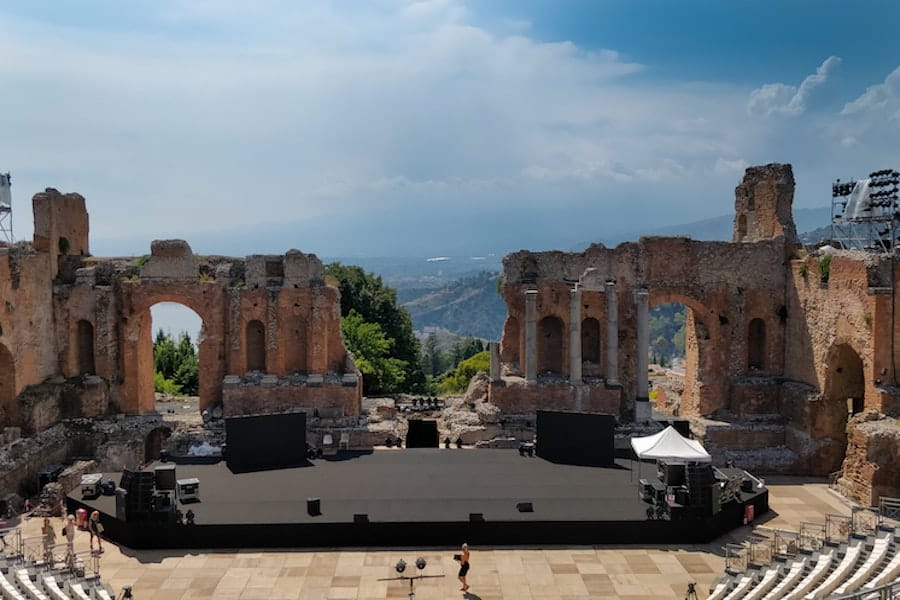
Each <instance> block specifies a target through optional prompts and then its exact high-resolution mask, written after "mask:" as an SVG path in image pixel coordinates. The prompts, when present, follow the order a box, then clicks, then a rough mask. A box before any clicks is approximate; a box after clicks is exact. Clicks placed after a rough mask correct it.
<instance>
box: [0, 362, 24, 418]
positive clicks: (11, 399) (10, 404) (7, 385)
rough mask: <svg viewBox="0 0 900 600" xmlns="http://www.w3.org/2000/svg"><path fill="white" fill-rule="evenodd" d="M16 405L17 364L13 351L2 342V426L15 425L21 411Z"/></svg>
mask: <svg viewBox="0 0 900 600" xmlns="http://www.w3.org/2000/svg"><path fill="white" fill-rule="evenodd" d="M17 408H18V407H17V406H16V364H15V361H14V360H13V355H12V353H11V352H10V351H9V350H8V349H7V348H6V346H4V345H2V344H0V427H8V426H12V425H15V424H16V423H17V421H18V416H19V411H18V410H17Z"/></svg>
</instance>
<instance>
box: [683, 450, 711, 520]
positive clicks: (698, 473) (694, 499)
mask: <svg viewBox="0 0 900 600" xmlns="http://www.w3.org/2000/svg"><path fill="white" fill-rule="evenodd" d="M685 475H686V477H685V478H686V480H687V481H686V483H687V487H688V493H689V494H690V501H691V506H692V507H694V508H696V509H698V510H699V511H700V512H701V513H702V514H705V515H711V514H712V513H713V489H712V488H713V483H714V482H715V475H714V474H713V469H712V465H710V464H708V463H692V464H689V465H688V466H687V469H686V471H685Z"/></svg>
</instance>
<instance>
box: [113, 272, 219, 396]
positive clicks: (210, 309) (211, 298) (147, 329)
mask: <svg viewBox="0 0 900 600" xmlns="http://www.w3.org/2000/svg"><path fill="white" fill-rule="evenodd" d="M130 285H131V288H130V289H128V290H127V291H126V302H125V310H123V318H122V328H123V335H122V336H121V338H120V339H121V340H122V344H123V348H122V372H123V373H124V378H123V379H124V380H123V382H122V388H121V389H122V394H121V396H122V401H121V405H120V410H121V411H122V412H124V413H129V414H134V413H146V412H152V411H153V410H154V409H155V401H154V393H153V324H152V317H151V314H150V308H151V307H152V306H153V305H155V304H159V303H162V302H171V303H175V304H181V305H183V306H186V307H187V308H189V309H191V310H192V311H194V312H195V313H196V314H197V316H199V317H200V321H201V323H202V325H201V330H200V339H199V340H198V344H197V351H198V362H199V365H200V373H199V388H200V389H199V396H200V401H199V408H200V410H201V411H202V410H204V409H206V408H209V407H210V406H211V405H213V404H214V403H216V402H220V401H221V400H222V380H223V379H224V377H225V366H226V361H225V342H224V331H223V330H224V326H225V318H224V315H225V299H224V296H223V290H222V288H220V287H219V286H216V285H212V284H208V283H201V282H186V281H171V282H170V281H149V282H141V283H137V284H130Z"/></svg>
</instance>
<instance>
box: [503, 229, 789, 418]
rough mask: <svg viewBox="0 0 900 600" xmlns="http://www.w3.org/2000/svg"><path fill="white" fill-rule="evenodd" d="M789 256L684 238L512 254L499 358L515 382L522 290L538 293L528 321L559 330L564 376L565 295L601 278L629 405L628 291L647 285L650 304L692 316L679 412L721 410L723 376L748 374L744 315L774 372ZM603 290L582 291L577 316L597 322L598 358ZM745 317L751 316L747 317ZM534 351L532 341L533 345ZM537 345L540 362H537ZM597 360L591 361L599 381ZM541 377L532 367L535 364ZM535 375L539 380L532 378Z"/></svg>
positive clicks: (632, 322) (773, 245) (521, 339)
mask: <svg viewBox="0 0 900 600" xmlns="http://www.w3.org/2000/svg"><path fill="white" fill-rule="evenodd" d="M788 251H789V248H788V247H787V245H786V243H785V241H784V239H783V238H776V239H773V240H767V241H760V242H755V243H752V244H732V243H726V242H697V241H692V240H689V239H687V238H652V237H651V238H642V239H641V240H640V241H639V242H637V243H626V244H621V245H619V246H618V247H616V248H614V249H607V248H605V247H603V246H600V245H594V246H591V247H590V248H588V249H587V250H586V251H584V252H581V253H562V252H541V253H531V252H527V251H522V252H517V253H514V254H511V255H509V256H507V257H506V258H505V259H504V284H503V289H502V293H503V297H504V299H505V300H506V303H507V307H508V311H509V317H508V319H507V323H506V326H505V327H504V334H503V339H502V341H501V359H502V360H503V362H504V372H505V373H506V375H507V376H510V377H514V376H521V375H522V374H523V371H524V368H523V365H524V356H525V353H526V351H525V344H526V335H525V326H526V314H525V313H526V307H525V292H526V291H527V290H529V289H535V290H537V303H536V304H537V310H536V318H537V323H538V327H537V329H538V337H539V338H540V337H541V332H540V322H541V320H542V319H545V318H547V317H550V318H553V319H558V320H559V321H560V322H561V323H562V326H563V335H562V343H561V344H560V347H559V353H560V364H562V372H561V373H559V375H560V376H562V377H568V375H569V374H570V373H571V365H570V364H569V351H568V348H569V331H570V327H571V316H570V305H569V302H570V293H571V292H570V290H571V289H572V287H573V285H574V284H575V283H576V282H578V281H579V280H580V279H581V277H582V275H583V274H584V273H585V272H586V271H587V270H588V269H593V270H594V273H593V276H594V277H596V278H599V279H600V280H601V281H605V280H607V279H610V280H615V282H616V288H615V289H616V295H617V308H618V310H617V313H618V354H617V355H618V367H619V368H618V370H619V373H618V379H619V381H620V383H621V385H622V388H623V393H622V394H623V398H625V399H626V404H625V406H624V410H625V411H627V410H628V405H627V403H628V400H627V399H628V398H634V395H635V390H636V378H637V373H636V372H635V364H636V359H635V356H636V352H637V339H636V335H635V332H636V330H637V312H636V307H635V301H634V298H633V295H632V294H633V290H634V289H636V288H646V289H647V290H648V291H649V298H650V306H651V307H652V306H656V305H659V304H663V303H666V302H681V303H683V304H685V305H687V306H688V308H690V309H691V313H692V315H691V327H690V330H691V331H689V335H688V340H687V344H688V346H689V348H690V349H691V350H692V352H689V358H688V361H689V362H688V373H687V375H686V381H685V387H686V390H687V391H686V394H685V396H686V405H687V409H688V410H690V411H696V412H700V413H702V414H713V413H715V412H716V411H718V410H722V409H727V408H728V406H727V391H728V379H727V377H723V376H722V374H727V375H744V374H747V373H749V372H750V370H751V369H750V368H749V366H748V364H747V358H746V352H747V350H746V340H745V336H746V330H747V328H748V326H749V318H759V319H761V320H763V321H764V322H765V323H766V329H767V331H768V332H770V333H769V335H768V337H767V342H766V356H767V362H768V363H771V365H772V369H773V370H774V371H775V372H780V371H781V363H780V356H781V355H782V354H783V343H784V342H783V340H784V332H783V328H784V322H783V319H782V317H781V316H779V315H780V314H783V311H784V308H783V307H784V303H785V299H784V297H785V291H784V266H783V265H784V263H785V260H786V254H787V252H788ZM606 317H607V314H606V291H605V290H602V291H601V290H592V289H590V288H585V289H584V291H583V292H582V310H581V318H582V319H584V318H594V319H597V320H598V321H599V322H600V324H601V338H602V339H603V347H602V349H601V356H605V355H606V351H608V348H606ZM748 317H749V318H748ZM538 343H539V344H540V341H539V342H538ZM540 355H541V352H540V345H538V362H539V363H540V362H541V358H540ZM604 363H605V361H604V360H601V361H600V364H599V369H598V371H599V373H598V375H599V376H600V377H606V376H607V373H606V372H605V364H604ZM538 371H539V375H546V374H541V373H540V371H541V368H540V364H539V366H538ZM539 378H540V377H539Z"/></svg>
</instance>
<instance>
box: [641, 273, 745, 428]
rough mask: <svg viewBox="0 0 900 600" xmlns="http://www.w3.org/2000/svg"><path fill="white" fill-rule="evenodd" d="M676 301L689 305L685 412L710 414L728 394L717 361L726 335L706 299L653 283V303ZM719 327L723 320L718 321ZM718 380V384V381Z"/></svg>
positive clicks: (720, 405)
mask: <svg viewBox="0 0 900 600" xmlns="http://www.w3.org/2000/svg"><path fill="white" fill-rule="evenodd" d="M669 303H677V304H681V305H683V306H684V307H685V308H686V313H685V318H684V391H683V392H682V394H681V407H680V412H681V413H682V414H702V415H710V414H712V413H714V412H715V411H716V410H718V409H720V408H721V407H722V405H723V402H724V399H725V398H727V393H726V392H727V389H726V386H725V385H723V384H722V377H721V376H720V375H719V374H718V373H717V371H716V369H717V366H716V365H715V364H714V361H715V356H716V355H717V354H719V353H718V352H716V347H717V345H718V344H719V343H720V341H721V339H724V337H725V336H723V335H722V334H721V333H720V332H718V331H717V329H716V328H713V327H712V326H711V324H710V321H711V320H712V317H713V313H712V311H711V310H710V309H709V308H707V306H706V304H705V303H704V302H701V301H700V300H697V299H696V298H694V297H693V296H690V295H688V294H685V293H682V292H680V291H678V290H674V291H673V290H659V289H654V288H653V287H650V307H651V308H653V307H656V306H660V305H663V304H669ZM717 325H719V328H721V327H722V323H721V322H719V323H717ZM652 343H653V340H651V345H652ZM716 383H718V384H719V385H716Z"/></svg>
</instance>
